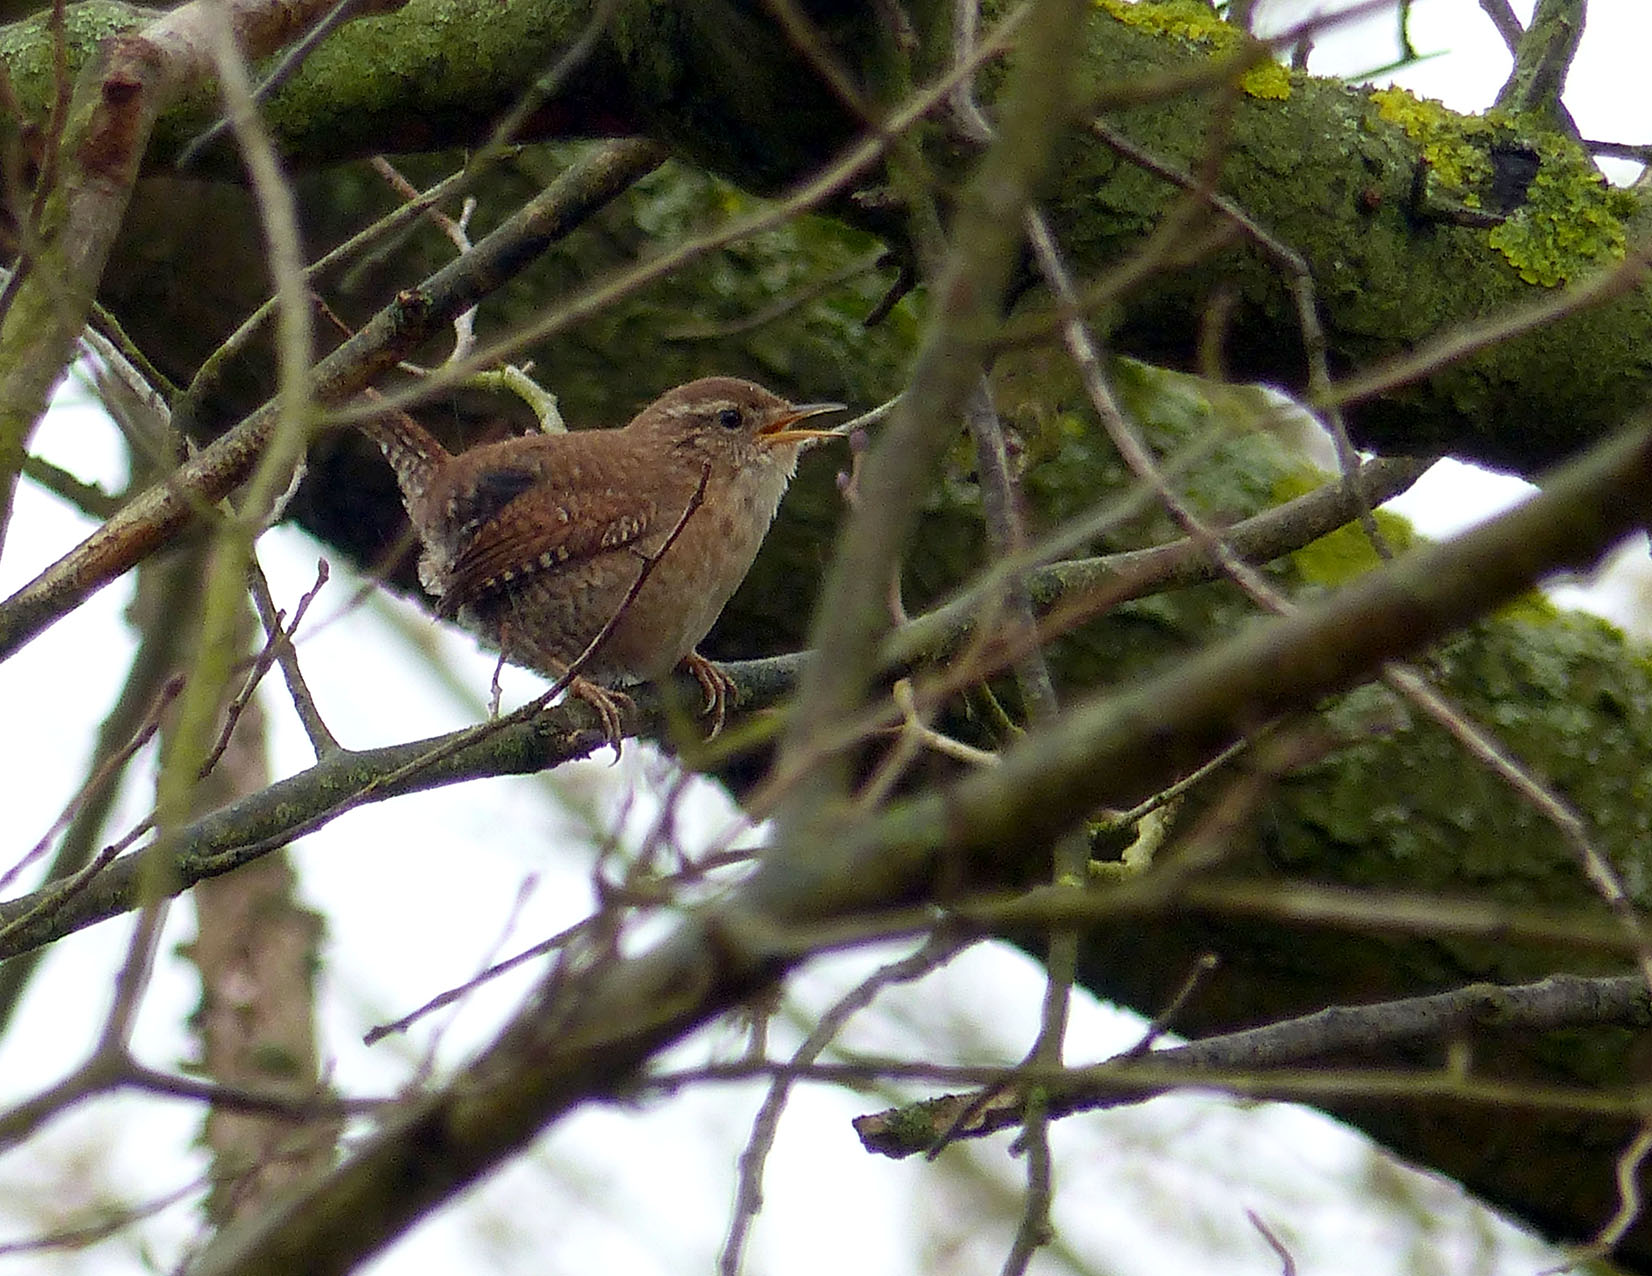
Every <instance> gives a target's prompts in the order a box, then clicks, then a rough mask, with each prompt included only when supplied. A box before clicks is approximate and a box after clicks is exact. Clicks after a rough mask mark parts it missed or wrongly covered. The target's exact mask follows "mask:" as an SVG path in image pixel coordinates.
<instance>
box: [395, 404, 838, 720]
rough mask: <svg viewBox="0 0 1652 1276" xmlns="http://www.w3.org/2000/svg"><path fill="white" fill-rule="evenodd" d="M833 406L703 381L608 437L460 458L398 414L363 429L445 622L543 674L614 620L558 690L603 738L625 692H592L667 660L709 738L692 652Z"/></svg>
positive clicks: (588, 433)
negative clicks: (693, 685)
mask: <svg viewBox="0 0 1652 1276" xmlns="http://www.w3.org/2000/svg"><path fill="white" fill-rule="evenodd" d="M842 406H843V405H841V404H837V403H804V404H796V403H788V402H787V401H786V400H785V399H782V398H781V397H780V396H779V395H776V394H771V393H770V392H769V391H767V390H765V389H764V388H763V387H762V386H760V385H754V384H753V383H752V382H750V381H741V380H737V379H736V378H733V377H706V378H704V379H702V380H699V381H691V382H689V383H688V384H687V385H681V386H678V387H677V388H676V389H674V390H670V391H667V392H666V393H665V394H664V395H662V396H661V397H660V398H658V399H656V400H655V401H654V402H653V403H651V404H649V405H648V406H647V407H646V408H644V409H643V410H642V411H641V412H640V413H638V414H637V416H636V417H635V419H633V420H632V421H631V423H630V424H629V425H627V426H625V427H624V428H623V429H618V430H582V431H577V432H574V433H568V434H535V435H529V436H527V437H523V438H514V439H507V440H504V441H503V442H499V443H488V444H484V445H482V446H481V447H476V448H472V449H470V450H469V451H467V452H464V453H461V454H460V455H458V456H454V455H453V454H451V453H449V452H448V451H447V450H446V449H445V448H444V447H442V445H441V444H440V443H439V442H437V441H436V439H435V438H434V437H432V436H431V434H430V433H429V432H428V431H426V430H425V429H424V428H423V427H422V426H421V425H419V424H418V422H416V421H414V420H413V419H412V418H410V417H407V416H405V415H404V414H400V413H397V414H393V415H386V416H384V417H378V418H374V419H373V420H371V421H369V422H367V423H365V424H364V425H363V426H362V429H363V431H364V432H365V433H367V434H368V436H369V437H371V438H372V439H373V440H374V441H375V442H377V443H378V444H379V446H380V447H381V448H382V449H383V450H384V454H385V456H386V458H388V460H389V461H390V464H391V467H392V468H393V469H394V470H395V472H396V481H397V483H398V484H399V486H400V487H401V491H402V501H403V504H405V505H406V506H407V513H408V517H409V518H410V519H411V520H412V523H413V527H414V529H415V530H416V531H417V532H418V535H419V540H420V542H421V543H422V544H423V547H424V553H423V556H422V557H421V559H420V562H419V578H420V579H421V580H422V581H423V582H424V585H425V587H426V588H427V589H429V590H430V591H431V592H432V593H434V594H435V595H436V596H437V598H438V600H439V605H440V610H441V612H442V613H443V614H444V615H449V616H456V617H457V618H458V619H459V620H460V622H461V623H463V624H465V625H467V626H468V627H469V628H471V629H473V630H475V631H476V632H477V633H479V634H480V635H481V636H482V637H483V638H484V639H485V640H487V641H488V642H490V643H492V644H493V645H495V646H497V647H498V649H499V650H500V651H501V652H502V653H503V654H504V656H505V658H506V659H508V660H511V661H513V662H515V663H517V664H522V665H526V666H528V667H529V668H531V669H536V670H538V671H539V672H540V673H543V674H546V675H548V676H550V677H552V678H561V677H563V676H564V675H566V674H567V672H568V670H569V667H570V666H571V665H572V664H573V663H574V661H576V660H578V659H579V658H580V656H581V655H582V654H583V653H584V652H585V651H586V648H587V647H589V646H590V644H591V643H592V642H593V640H595V639H596V638H597V637H598V635H599V634H601V633H602V631H603V629H604V627H605V626H609V625H610V623H612V628H611V629H610V630H609V632H608V633H607V634H606V635H605V636H604V637H603V638H602V640H601V642H600V643H598V645H597V647H596V649H595V651H593V652H592V653H591V654H590V656H589V657H588V659H587V660H586V662H585V663H584V664H583V665H582V666H581V668H580V676H579V677H576V678H575V679H574V681H573V682H572V683H571V684H570V688H569V689H570V690H572V691H573V692H574V693H575V694H576V695H578V696H580V697H581V698H582V699H584V700H586V701H588V702H589V703H591V704H592V705H593V706H594V707H595V708H596V709H597V711H598V712H599V713H600V714H601V715H602V720H603V725H604V728H605V729H606V730H607V732H608V736H609V739H610V740H611V741H613V742H615V743H616V744H617V742H618V740H619V736H620V716H619V715H620V705H621V703H622V702H623V701H624V700H625V697H624V696H622V695H618V694H616V693H614V692H611V691H607V690H604V687H605V686H606V687H616V686H624V685H626V684H628V683H635V682H643V681H649V680H652V679H656V678H660V677H663V676H664V675H665V674H668V673H669V672H671V670H672V669H674V668H676V667H677V666H678V665H679V664H685V665H686V666H687V667H688V669H689V671H690V672H692V673H693V674H694V676H695V677H696V678H697V679H698V680H699V682H700V685H701V686H702V687H703V688H704V689H705V693H706V712H707V713H709V714H711V715H712V734H713V735H715V734H716V733H717V731H718V730H719V729H721V727H722V723H723V715H724V711H725V707H726V704H727V696H728V692H729V689H730V685H731V684H730V683H729V679H728V675H727V674H725V673H724V672H723V671H722V670H721V669H719V668H718V667H717V666H716V665H714V664H713V663H712V662H711V661H709V660H707V659H706V658H705V657H704V656H702V655H700V653H699V652H698V651H696V650H695V647H696V646H698V644H699V642H700V640H701V639H702V638H704V637H705V636H706V634H707V633H708V632H709V631H710V629H711V626H712V624H713V623H715V621H716V620H717V617H718V615H719V614H720V613H721V612H722V610H723V605H724V604H725V603H727V602H728V600H729V599H730V598H731V597H732V596H733V594H734V591H735V590H736V589H737V588H739V585H740V582H741V581H742V580H744V579H745V576H746V572H747V571H749V570H750V568H751V564H752V560H753V559H755V558H756V557H757V549H758V546H760V545H761V544H762V543H763V537H764V536H765V535H766V534H767V533H768V530H769V524H770V523H771V522H772V521H773V519H774V515H775V511H776V510H777V509H778V508H779V506H780V498H781V497H782V496H783V495H784V494H785V491H786V486H787V484H788V483H790V482H791V478H792V474H793V472H794V471H795V470H796V468H797V458H798V454H799V452H801V451H802V450H803V448H804V447H806V446H808V445H809V444H811V443H813V442H815V441H816V440H818V439H823V438H828V437H831V436H832V434H833V432H832V431H830V430H815V429H798V428H795V427H796V426H797V424H798V422H800V421H803V420H806V419H808V418H811V417H815V416H819V415H821V414H822V413H826V412H837V411H841V410H842ZM674 534H675V539H673V535H674ZM668 542H669V544H668ZM644 572H646V573H647V577H646V579H644V580H643V582H642V585H641V587H640V589H639V588H637V581H638V579H639V577H641V576H642V574H643V573H644ZM633 590H635V591H636V592H635V596H634V597H632V596H631V595H632V592H633ZM628 599H629V601H628ZM616 616H617V617H618V619H617V620H616V619H615V617H616ZM596 684H602V685H596Z"/></svg>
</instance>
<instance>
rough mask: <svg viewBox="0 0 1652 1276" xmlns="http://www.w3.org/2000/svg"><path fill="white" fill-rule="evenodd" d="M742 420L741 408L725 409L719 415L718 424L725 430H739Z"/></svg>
mask: <svg viewBox="0 0 1652 1276" xmlns="http://www.w3.org/2000/svg"><path fill="white" fill-rule="evenodd" d="M741 419H742V418H741V416H740V409H739V408H724V409H722V411H720V412H718V413H717V424H718V425H720V426H722V427H723V428H724V429H725V430H738V429H739V428H740V421H741Z"/></svg>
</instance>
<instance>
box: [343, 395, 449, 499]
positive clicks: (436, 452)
mask: <svg viewBox="0 0 1652 1276" xmlns="http://www.w3.org/2000/svg"><path fill="white" fill-rule="evenodd" d="M356 425H357V428H358V429H360V430H361V432H362V433H363V434H365V435H366V436H367V437H368V438H370V439H372V440H373V442H375V443H377V444H378V445H379V450H380V451H382V452H383V453H384V458H385V460H387V461H389V462H390V468H391V469H392V470H394V471H395V472H396V486H397V487H399V488H401V491H402V499H403V501H404V502H409V503H411V502H413V501H415V500H418V499H420V498H421V497H422V496H423V495H424V493H425V492H427V491H428V490H429V489H430V481H431V479H432V477H433V476H434V475H435V473H436V471H437V470H438V469H439V468H440V467H441V466H442V465H443V464H444V463H445V462H446V461H447V460H449V455H448V450H447V449H446V448H445V447H443V446H442V445H441V442H440V441H439V440H438V439H437V438H436V436H435V435H434V434H432V433H431V432H430V431H429V430H427V429H425V428H424V426H422V425H420V424H419V423H418V422H417V421H415V420H414V419H413V418H412V417H410V416H408V415H407V413H405V412H403V411H401V410H400V409H399V408H387V409H385V411H384V412H383V413H382V414H381V415H379V416H371V417H366V418H364V419H362V420H360V421H358V422H357V423H356Z"/></svg>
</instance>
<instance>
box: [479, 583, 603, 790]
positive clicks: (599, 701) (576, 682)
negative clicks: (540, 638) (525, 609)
mask: <svg viewBox="0 0 1652 1276" xmlns="http://www.w3.org/2000/svg"><path fill="white" fill-rule="evenodd" d="M507 657H508V658H510V659H512V660H516V661H518V662H520V663H523V664H526V665H528V667H529V668H532V669H537V670H538V671H539V672H540V673H543V674H546V675H549V676H550V677H551V678H552V679H553V680H554V681H556V682H562V681H563V680H564V679H566V680H567V684H568V685H567V686H566V687H565V688H564V690H565V691H566V692H567V693H568V694H569V695H571V696H577V697H579V699H581V700H583V701H585V703H586V704H588V705H590V706H591V707H592V708H593V709H595V710H596V711H597V717H598V718H600V719H601V720H602V734H603V736H604V738H605V739H606V740H607V741H608V743H609V744H610V745H611V746H612V747H613V750H614V761H615V762H618V761H619V755H620V740H621V739H622V738H623V737H624V732H623V731H622V729H621V722H620V715H621V714H622V713H624V712H625V710H626V709H630V708H634V707H635V704H636V702H635V701H633V700H632V699H631V697H630V696H628V695H626V694H625V693H624V692H623V691H610V690H609V689H608V688H607V687H603V686H599V685H598V684H597V683H594V682H592V681H591V680H590V679H589V678H587V677H585V676H584V675H583V674H580V673H577V672H574V670H575V665H570V664H569V663H568V662H567V661H566V660H563V659H561V658H560V657H557V656H553V655H551V654H550V653H549V652H547V651H544V650H542V649H541V648H539V647H538V645H537V644H535V643H533V642H532V641H531V631H530V630H528V629H527V627H526V626H518V625H515V624H513V623H512V621H511V618H510V617H508V616H507V617H505V618H504V619H503V620H501V621H500V622H499V667H496V668H495V669H494V674H493V676H494V687H495V692H494V694H495V696H497V695H498V678H499V669H500V668H502V667H503V666H504V663H505V660H506V659H507Z"/></svg>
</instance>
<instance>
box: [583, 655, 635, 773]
mask: <svg viewBox="0 0 1652 1276" xmlns="http://www.w3.org/2000/svg"><path fill="white" fill-rule="evenodd" d="M568 694H569V695H572V696H578V697H579V698H580V699H581V700H583V701H585V703H586V704H588V705H590V706H591V708H593V709H595V710H596V711H597V717H598V718H600V719H601V720H602V734H603V735H604V736H605V737H607V740H608V743H609V744H611V745H612V746H613V748H614V760H615V761H616V762H617V761H619V752H620V740H621V739H622V738H623V737H624V731H623V730H622V729H621V721H620V718H621V715H622V714H623V713H624V712H625V711H626V710H627V709H634V708H635V707H636V702H635V701H634V700H632V699H631V697H630V696H628V695H626V694H625V693H624V692H623V691H611V690H609V689H608V688H607V687H599V686H598V685H597V684H596V683H594V682H592V681H591V680H590V679H589V678H582V677H579V676H578V675H575V677H574V678H573V679H572V681H570V682H569V683H568Z"/></svg>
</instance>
